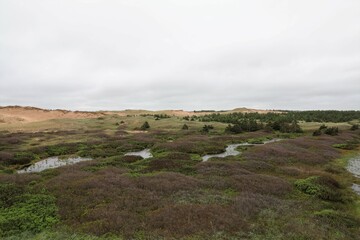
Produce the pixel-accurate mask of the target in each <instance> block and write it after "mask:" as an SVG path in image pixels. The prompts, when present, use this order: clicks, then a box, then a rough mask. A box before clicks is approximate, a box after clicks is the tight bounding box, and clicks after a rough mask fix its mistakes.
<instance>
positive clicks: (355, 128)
mask: <svg viewBox="0 0 360 240" xmlns="http://www.w3.org/2000/svg"><path fill="white" fill-rule="evenodd" d="M358 129H359V124H354V125H352V126H351V128H350V130H351V131H355V130H358Z"/></svg>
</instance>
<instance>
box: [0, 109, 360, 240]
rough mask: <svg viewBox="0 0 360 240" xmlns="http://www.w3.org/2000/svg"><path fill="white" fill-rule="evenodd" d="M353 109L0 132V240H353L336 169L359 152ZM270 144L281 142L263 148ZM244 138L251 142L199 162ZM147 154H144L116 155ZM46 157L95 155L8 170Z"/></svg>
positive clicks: (101, 121)
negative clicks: (144, 153)
mask: <svg viewBox="0 0 360 240" xmlns="http://www.w3.org/2000/svg"><path fill="white" fill-rule="evenodd" d="M327 114H330V115H329V116H330V117H333V119H334V122H337V121H340V122H342V121H346V122H347V121H352V123H351V125H350V124H348V123H343V124H344V125H341V127H338V126H340V125H333V124H334V123H331V122H327V121H329V119H328V115H327ZM358 114H359V113H358V112H356V111H348V112H333V111H326V112H322V111H308V112H301V113H298V112H282V113H269V114H257V113H251V114H238V113H236V114H226V113H222V114H217V113H214V114H210V115H203V116H191V117H184V118H182V117H181V118H180V117H174V116H170V115H156V116H155V115H142V116H140V115H139V116H133V115H129V116H123V117H120V116H111V115H106V116H102V117H100V118H93V119H74V120H59V121H52V122H51V124H52V125H51V124H50V123H48V122H43V123H41V124H43V125H35V126H36V128H38V131H34V130H33V129H32V128H33V127H34V125H31V126H30V125H29V126H27V125H24V126H23V128H24V129H28V128H29V129H31V131H30V130H29V131H21V132H20V131H11V132H10V131H1V132H0V143H1V144H0V237H1V238H4V239H254V240H255V239H358V236H359V235H360V215H359V214H360V212H359V209H360V206H359V196H357V195H356V194H355V193H354V192H353V191H352V190H351V188H350V186H351V184H352V183H353V182H354V181H355V180H354V178H353V177H352V176H351V174H350V173H348V172H347V171H346V170H345V169H344V167H345V162H346V158H347V157H348V156H353V155H356V154H359V143H360V130H359V129H358V128H356V127H352V126H355V125H356V124H357V122H358V121H359V118H358ZM300 121H317V122H321V123H317V124H316V125H313V123H306V122H300ZM39 124H40V123H39ZM44 126H46V130H45V129H43V128H42V127H44ZM49 126H53V128H49ZM63 126H66V127H63ZM150 126H151V127H150ZM300 126H301V127H300ZM319 126H320V127H319ZM350 128H351V129H350ZM303 129H306V130H303ZM329 129H330V130H329ZM139 130H141V131H139ZM314 131H315V132H317V134H313V133H314ZM318 133H319V134H318ZM272 138H281V139H282V140H281V141H278V142H273V143H268V144H261V143H263V142H264V141H265V140H268V139H272ZM242 142H248V143H253V144H255V146H252V147H242V148H241V149H238V150H239V151H241V152H242V154H240V155H237V156H229V157H226V158H210V159H209V160H208V161H206V162H203V161H202V159H201V157H202V156H203V155H205V154H217V153H221V152H223V151H224V150H225V148H226V147H227V145H228V144H232V143H242ZM145 148H150V149H151V153H152V154H153V157H152V158H148V159H143V158H141V157H139V156H125V155H124V154H125V153H127V152H133V151H140V150H143V149H145ZM52 156H60V157H62V158H66V157H69V156H83V157H90V158H92V159H93V160H92V161H86V162H81V163H78V164H74V165H69V166H65V167H61V168H55V169H48V170H45V171H43V172H39V173H29V174H17V173H16V170H19V169H21V168H23V167H26V166H28V165H30V164H32V163H34V162H37V161H39V160H41V159H45V158H47V157H52Z"/></svg>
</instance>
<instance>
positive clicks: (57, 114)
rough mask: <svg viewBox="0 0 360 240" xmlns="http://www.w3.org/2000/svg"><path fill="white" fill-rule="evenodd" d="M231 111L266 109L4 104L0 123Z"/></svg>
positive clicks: (187, 114)
mask: <svg viewBox="0 0 360 240" xmlns="http://www.w3.org/2000/svg"><path fill="white" fill-rule="evenodd" d="M232 112H260V113H266V112H269V111H268V110H257V109H248V108H236V109H233V110H228V111H219V112H215V111H206V110H205V111H184V110H161V111H149V110H132V109H127V110H123V111H95V112H88V111H68V110H62V109H55V110H49V109H41V108H36V107H22V106H6V107H0V124H1V123H18V122H24V123H25V122H39V121H45V120H50V119H65V118H67V119H81V118H97V117H101V116H104V115H109V114H117V115H120V116H126V115H141V114H167V115H170V116H179V117H183V116H193V115H205V114H211V113H221V114H223V113H232Z"/></svg>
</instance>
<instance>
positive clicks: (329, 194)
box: [295, 176, 343, 202]
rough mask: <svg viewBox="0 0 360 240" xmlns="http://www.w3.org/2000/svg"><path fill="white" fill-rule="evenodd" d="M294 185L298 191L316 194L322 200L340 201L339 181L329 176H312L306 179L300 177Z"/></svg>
mask: <svg viewBox="0 0 360 240" xmlns="http://www.w3.org/2000/svg"><path fill="white" fill-rule="evenodd" d="M295 187H296V188H297V189H299V190H300V191H302V192H304V193H306V194H309V195H313V196H316V197H318V198H320V199H322V200H328V201H334V202H337V201H342V200H343V199H342V196H341V193H340V192H339V190H338V188H340V186H339V183H338V182H337V181H336V180H335V179H333V178H331V177H323V176H321V177H319V176H312V177H309V178H306V179H300V180H297V181H296V182H295Z"/></svg>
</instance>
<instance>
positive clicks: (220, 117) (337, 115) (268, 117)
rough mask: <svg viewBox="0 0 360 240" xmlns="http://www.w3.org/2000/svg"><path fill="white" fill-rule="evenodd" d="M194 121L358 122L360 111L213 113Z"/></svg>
mask: <svg viewBox="0 0 360 240" xmlns="http://www.w3.org/2000/svg"><path fill="white" fill-rule="evenodd" d="M191 118H194V119H195V120H198V121H201V122H212V121H214V122H223V123H232V124H237V123H239V121H240V120H242V119H253V120H257V121H260V122H262V123H269V122H276V121H282V122H288V123H292V122H293V121H294V120H296V121H305V122H349V121H352V120H360V111H333V110H329V111H287V112H281V113H274V112H269V113H266V114H261V113H229V114H220V113H213V114H207V115H203V116H192V117H191Z"/></svg>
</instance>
